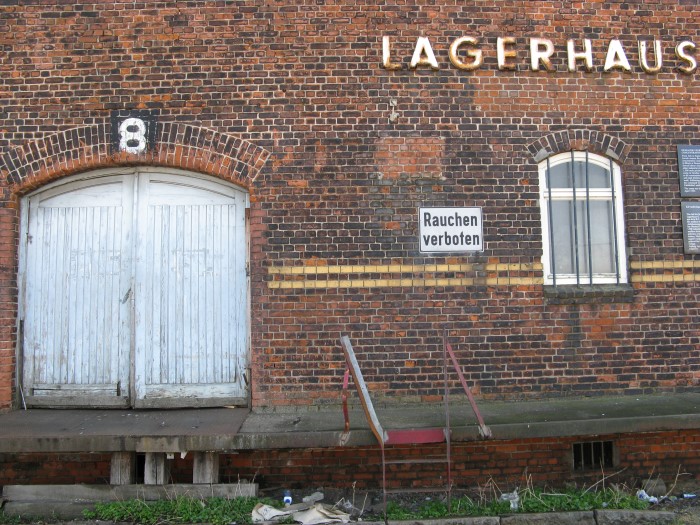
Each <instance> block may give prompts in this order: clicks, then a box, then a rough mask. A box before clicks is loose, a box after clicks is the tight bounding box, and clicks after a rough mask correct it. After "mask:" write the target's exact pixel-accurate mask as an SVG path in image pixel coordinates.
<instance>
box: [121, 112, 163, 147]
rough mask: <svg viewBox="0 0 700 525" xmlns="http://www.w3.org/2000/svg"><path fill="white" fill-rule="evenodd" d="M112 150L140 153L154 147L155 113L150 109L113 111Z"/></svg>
mask: <svg viewBox="0 0 700 525" xmlns="http://www.w3.org/2000/svg"><path fill="white" fill-rule="evenodd" d="M110 119H111V122H112V152H115V153H116V152H123V153H129V154H131V155H141V154H143V153H146V152H148V151H149V150H151V149H153V148H154V147H155V142H156V119H157V114H156V113H155V112H154V111H151V110H127V111H124V110H121V111H113V112H112V114H111V118H110Z"/></svg>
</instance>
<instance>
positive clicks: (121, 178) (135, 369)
mask: <svg viewBox="0 0 700 525" xmlns="http://www.w3.org/2000/svg"><path fill="white" fill-rule="evenodd" d="M247 206H248V199H247V194H246V193H245V192H244V191H241V190H239V189H237V188H235V187H233V186H229V185H226V184H223V183H219V182H217V181H214V180H211V179H205V178H202V177H199V176H196V175H194V174H185V173H184V172H178V171H171V170H165V169H150V168H139V169H131V170H121V171H114V170H111V171H102V172H98V173H93V174H90V176H87V177H82V178H79V179H73V180H72V181H70V182H68V183H64V184H60V185H54V186H52V187H48V188H46V189H44V190H42V191H40V192H38V193H36V194H34V195H31V196H29V197H27V198H25V199H24V201H23V214H22V226H21V228H22V239H23V243H22V244H23V249H22V252H21V259H22V260H21V265H20V267H21V272H20V286H21V290H22V291H23V293H22V294H21V301H20V331H21V341H22V344H21V355H22V356H23V357H22V359H21V365H22V371H21V374H20V382H21V385H20V386H21V389H22V394H23V397H24V402H25V403H27V404H28V405H30V406H75V407H109V406H113V407H128V406H133V407H180V406H182V407H184V406H217V405H228V404H240V403H245V402H246V399H247V387H246V382H247V379H246V376H245V375H246V371H247V366H248V324H249V323H248V304H249V299H248V283H247V276H246V268H247V241H246V235H247V234H246V219H245V217H246V214H245V210H246V208H247Z"/></svg>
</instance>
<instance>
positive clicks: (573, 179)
mask: <svg viewBox="0 0 700 525" xmlns="http://www.w3.org/2000/svg"><path fill="white" fill-rule="evenodd" d="M569 165H570V168H569V174H570V176H571V190H572V192H573V197H574V200H573V202H572V203H571V204H572V206H571V207H572V210H573V213H574V217H573V218H574V221H573V222H574V268H575V273H576V285H577V286H578V285H579V284H581V282H580V270H579V261H578V220H577V219H578V218H577V214H576V173H575V171H574V152H573V151H572V152H571V163H570V164H569Z"/></svg>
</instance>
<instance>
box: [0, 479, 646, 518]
mask: <svg viewBox="0 0 700 525" xmlns="http://www.w3.org/2000/svg"><path fill="white" fill-rule="evenodd" d="M518 495H519V497H520V501H519V508H518V510H517V511H513V510H511V508H510V503H509V502H508V501H501V500H499V499H498V498H495V497H494V498H491V499H490V500H489V499H487V498H480V499H479V501H478V502H475V501H474V500H472V499H470V498H469V497H466V496H465V497H462V498H458V499H454V500H452V505H451V509H448V507H447V504H446V502H444V501H440V500H430V501H427V502H426V503H424V504H423V505H422V506H420V507H418V508H417V510H409V509H407V508H405V507H403V506H401V505H400V504H398V503H396V502H393V501H389V502H388V503H387V518H388V519H390V520H415V519H440V518H447V517H466V516H500V515H507V514H512V513H514V512H518V513H535V512H538V513H539V512H569V511H586V510H593V509H602V508H607V509H638V510H641V509H646V508H648V506H649V505H648V503H646V502H644V501H641V500H639V499H638V498H637V497H636V496H635V495H634V494H631V493H628V492H624V491H621V490H618V489H616V488H606V489H603V490H595V491H593V490H567V491H564V492H556V493H554V492H545V491H543V490H540V489H534V488H532V487H531V486H530V487H528V488H526V489H524V490H522V491H520V492H519V493H518ZM494 496H495V494H494ZM258 503H264V504H267V505H272V506H274V507H280V505H281V504H280V502H278V501H276V500H271V499H268V498H264V499H261V498H236V499H224V498H209V499H205V500H199V499H193V498H188V497H178V498H175V499H170V500H160V501H142V500H129V501H119V502H110V503H98V504H96V505H95V510H94V511H90V512H86V513H85V517H86V518H88V519H100V520H106V521H117V522H131V523H135V524H142V525H156V524H162V523H173V524H174V523H211V524H213V525H227V524H230V523H237V524H239V525H242V524H247V523H250V522H251V512H252V510H253V507H255V505H257V504H258ZM364 517H365V519H367V518H368V517H367V516H364ZM285 522H286V523H291V522H292V521H291V520H290V519H287V520H286V521H285ZM285 522H282V523H285ZM19 523H20V522H19V521H7V520H5V521H0V525H18V524H19Z"/></svg>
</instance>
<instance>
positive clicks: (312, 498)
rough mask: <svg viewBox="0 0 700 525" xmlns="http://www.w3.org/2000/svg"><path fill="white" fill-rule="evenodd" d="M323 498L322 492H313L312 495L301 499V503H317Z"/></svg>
mask: <svg viewBox="0 0 700 525" xmlns="http://www.w3.org/2000/svg"><path fill="white" fill-rule="evenodd" d="M323 498H324V495H323V492H314V493H313V494H310V495H308V496H304V497H303V498H301V501H303V502H304V503H316V502H317V501H321V500H322V499H323Z"/></svg>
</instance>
